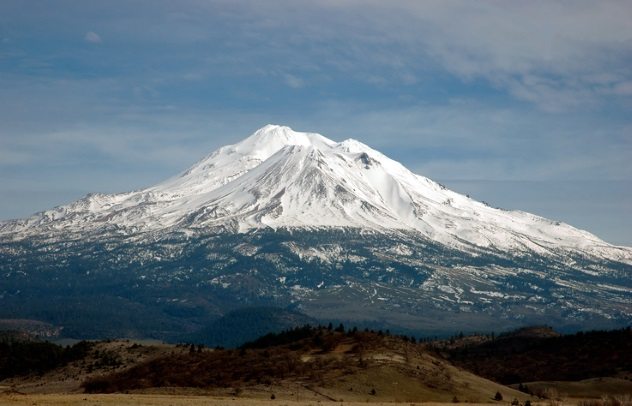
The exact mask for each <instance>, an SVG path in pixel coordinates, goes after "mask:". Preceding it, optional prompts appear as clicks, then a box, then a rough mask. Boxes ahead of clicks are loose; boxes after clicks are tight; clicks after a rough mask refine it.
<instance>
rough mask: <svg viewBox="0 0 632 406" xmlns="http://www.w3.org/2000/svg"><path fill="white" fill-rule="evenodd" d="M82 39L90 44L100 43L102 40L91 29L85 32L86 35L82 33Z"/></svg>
mask: <svg viewBox="0 0 632 406" xmlns="http://www.w3.org/2000/svg"><path fill="white" fill-rule="evenodd" d="M83 39H84V40H85V41H86V42H89V43H91V44H100V43H101V42H102V41H101V36H100V35H99V34H97V33H96V32H93V31H88V32H86V35H84V37H83Z"/></svg>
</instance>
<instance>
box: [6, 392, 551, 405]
mask: <svg viewBox="0 0 632 406" xmlns="http://www.w3.org/2000/svg"><path fill="white" fill-rule="evenodd" d="M0 404H1V405H2V406H5V405H6V406H78V405H82V406H83V405H86V406H97V405H99V406H118V405H121V406H127V405H130V406H131V405H134V406H141V405H142V406H179V405H192V406H195V405H200V406H201V405H205V406H237V405H245V406H249V405H251V406H326V405H342V404H344V405H348V406H359V405H366V402H332V401H314V400H300V399H299V400H298V401H296V400H292V399H275V400H270V399H267V400H265V399H250V398H243V397H232V398H229V397H208V396H190V395H150V394H108V395H86V394H29V395H22V394H15V393H13V394H0ZM371 404H372V405H375V406H380V405H384V406H386V405H389V406H392V405H394V404H396V403H393V402H372V403H371ZM401 404H405V405H407V406H408V405H410V406H412V405H423V406H446V403H436V402H434V403H425V402H424V403H410V402H405V403H404V402H402V403H401ZM508 404H509V402H494V403H469V404H468V405H472V406H483V405H497V406H498V405H508ZM533 405H534V406H538V404H537V403H533ZM544 405H547V406H548V404H546V403H542V404H540V406H544ZM557 405H558V406H562V405H563V404H562V403H557Z"/></svg>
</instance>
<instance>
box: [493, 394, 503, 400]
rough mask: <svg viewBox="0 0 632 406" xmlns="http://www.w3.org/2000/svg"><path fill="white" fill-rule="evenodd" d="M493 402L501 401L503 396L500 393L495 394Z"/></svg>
mask: <svg viewBox="0 0 632 406" xmlns="http://www.w3.org/2000/svg"><path fill="white" fill-rule="evenodd" d="M494 400H497V401H501V400H503V395H502V393H500V392H496V394H495V395H494Z"/></svg>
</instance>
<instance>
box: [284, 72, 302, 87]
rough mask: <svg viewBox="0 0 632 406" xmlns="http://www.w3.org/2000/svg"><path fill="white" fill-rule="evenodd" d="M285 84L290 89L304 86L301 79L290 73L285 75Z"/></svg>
mask: <svg viewBox="0 0 632 406" xmlns="http://www.w3.org/2000/svg"><path fill="white" fill-rule="evenodd" d="M285 84H287V85H288V86H289V87H291V88H292V89H300V88H301V87H303V86H305V82H304V81H303V79H301V78H298V77H296V76H294V75H290V74H286V75H285Z"/></svg>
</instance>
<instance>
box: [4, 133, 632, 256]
mask: <svg viewBox="0 0 632 406" xmlns="http://www.w3.org/2000/svg"><path fill="white" fill-rule="evenodd" d="M329 227H335V228H346V227H351V228H359V229H368V230H373V231H377V232H401V231H405V232H418V233H420V234H421V235H422V236H424V237H426V238H428V239H430V240H432V241H435V242H439V243H441V244H444V245H447V246H450V247H454V248H458V249H467V250H469V251H476V250H486V249H493V250H498V251H507V250H512V251H519V252H535V253H538V254H545V255H547V254H556V255H559V253H560V252H565V251H572V252H581V253H582V254H584V255H590V256H595V257H601V258H608V259H610V260H617V261H622V262H627V263H631V262H632V249H630V248H626V247H616V246H613V245H610V244H608V243H606V242H604V241H602V240H600V239H599V238H597V237H596V236H594V235H592V234H590V233H588V232H586V231H582V230H578V229H576V228H574V227H571V226H569V225H567V224H563V223H559V222H555V221H551V220H547V219H545V218H542V217H539V216H536V215H533V214H529V213H525V212H521V211H505V210H500V209H496V208H492V207H489V206H487V205H485V204H483V203H480V202H477V201H475V200H472V199H471V198H469V197H466V196H463V195H461V194H458V193H455V192H453V191H451V190H448V189H446V188H445V187H443V186H442V185H440V184H438V183H436V182H433V181H432V180H430V179H428V178H425V177H423V176H419V175H416V174H414V173H412V172H410V171H409V170H408V169H406V168H405V167H404V166H402V165H401V164H400V163H398V162H396V161H393V160H391V159H390V158H388V157H386V156H385V155H383V154H381V153H380V152H378V151H376V150H374V149H371V148H370V147H368V146H366V145H364V144H362V143H361V142H359V141H356V140H353V139H348V140H345V141H342V142H335V141H332V140H330V139H327V138H325V137H323V136H322V135H319V134H314V133H303V132H296V131H293V130H292V129H290V128H288V127H283V126H277V125H267V126H265V127H263V128H261V129H260V130H258V131H256V132H255V133H254V134H252V135H251V136H250V137H248V138H246V139H245V140H243V141H241V142H239V143H237V144H234V145H229V146H225V147H222V148H220V149H218V150H217V151H215V152H213V153H212V154H211V155H209V156H207V157H206V158H204V159H202V160H201V161H199V162H198V163H197V164H195V165H194V166H193V167H191V168H190V169H188V170H187V171H185V172H184V173H182V174H181V175H179V176H176V177H174V178H172V179H169V180H167V181H165V182H163V183H160V184H158V185H156V186H153V187H150V188H147V189H143V190H139V191H134V192H129V193H122V194H115V195H105V194H91V195H88V196H86V197H85V198H83V199H81V200H79V201H76V202H74V203H71V204H69V205H65V206H60V207H57V208H54V209H52V210H48V211H45V212H42V213H38V214H36V215H34V216H32V217H30V218H27V219H24V220H14V221H8V222H4V223H0V238H3V239H10V240H20V239H24V238H27V237H29V236H33V235H40V236H41V235H49V236H50V237H51V238H55V237H56V236H59V235H60V233H61V234H75V233H80V234H93V233H100V232H112V233H117V234H125V235H128V234H134V233H145V232H155V231H173V230H179V231H184V232H187V233H192V234H196V233H204V232H208V231H213V232H217V231H231V232H246V231H248V230H252V229H260V228H270V229H277V228H289V229H293V228H302V229H322V228H329Z"/></svg>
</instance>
